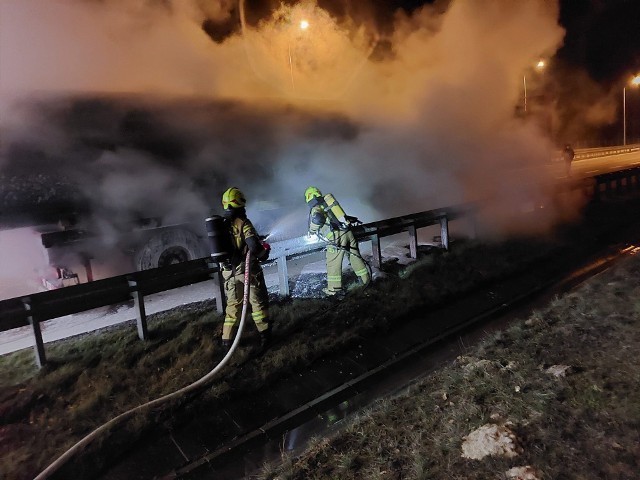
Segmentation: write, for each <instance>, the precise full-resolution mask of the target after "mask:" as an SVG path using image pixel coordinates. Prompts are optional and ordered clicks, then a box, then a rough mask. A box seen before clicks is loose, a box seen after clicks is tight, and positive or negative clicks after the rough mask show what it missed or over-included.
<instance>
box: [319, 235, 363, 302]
mask: <svg viewBox="0 0 640 480" xmlns="http://www.w3.org/2000/svg"><path fill="white" fill-rule="evenodd" d="M327 239H328V240H329V241H330V242H331V243H329V245H328V246H327V287H328V290H329V292H336V291H339V290H341V289H342V260H343V259H344V256H345V255H347V259H348V260H349V264H350V265H351V268H353V271H354V272H355V274H356V275H357V276H358V277H359V278H360V280H361V281H362V283H363V284H365V285H366V284H368V283H369V280H370V277H369V270H368V269H367V265H366V264H365V263H364V260H362V257H361V255H360V250H359V249H358V242H357V241H356V238H355V237H354V236H353V232H351V231H350V230H334V231H331V232H330V233H329V234H328V235H327ZM332 244H334V245H332Z"/></svg>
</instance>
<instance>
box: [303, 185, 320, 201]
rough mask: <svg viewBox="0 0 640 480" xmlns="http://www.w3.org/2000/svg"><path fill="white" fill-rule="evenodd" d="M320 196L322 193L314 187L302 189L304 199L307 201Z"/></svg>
mask: <svg viewBox="0 0 640 480" xmlns="http://www.w3.org/2000/svg"><path fill="white" fill-rule="evenodd" d="M318 197H322V193H320V190H318V189H317V188H316V187H309V188H307V189H306V190H305V191H304V201H305V202H307V203H309V201H310V200H312V199H314V198H318Z"/></svg>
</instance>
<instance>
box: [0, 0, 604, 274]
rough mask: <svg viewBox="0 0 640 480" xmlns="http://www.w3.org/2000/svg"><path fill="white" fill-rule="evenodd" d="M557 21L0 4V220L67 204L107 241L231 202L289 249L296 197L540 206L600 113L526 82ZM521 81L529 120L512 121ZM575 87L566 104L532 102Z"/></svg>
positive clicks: (152, 0)
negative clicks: (278, 226)
mask: <svg viewBox="0 0 640 480" xmlns="http://www.w3.org/2000/svg"><path fill="white" fill-rule="evenodd" d="M558 16H559V6H558V5H557V4H556V2H553V1H545V2H541V1H535V0H531V1H519V2H513V1H511V0H501V1H498V0H479V1H454V2H435V3H433V4H428V5H426V6H423V7H420V8H417V9H415V10H413V11H410V12H407V11H403V10H397V11H394V10H393V8H391V7H390V6H389V5H388V4H387V5H386V6H385V2H374V1H373V0H370V1H368V2H366V1H363V0H334V1H318V2H316V1H314V0H309V1H302V2H284V3H282V2H280V1H276V0H273V1H272V2H270V1H267V0H264V1H251V2H247V3H246V5H245V4H243V3H238V2H236V1H232V0H173V1H172V0H28V1H24V0H3V1H2V3H0V27H1V28H0V112H1V117H0V134H1V137H0V138H1V144H0V179H1V180H2V189H1V190H0V202H2V203H1V205H2V207H1V209H2V212H0V216H1V215H13V216H15V215H21V214H23V213H24V214H27V213H28V210H29V209H30V208H31V206H33V205H37V206H39V207H44V206H51V205H55V204H56V202H61V203H64V202H70V203H74V204H75V205H78V206H79V207H81V209H82V210H85V211H86V212H87V213H89V214H90V215H88V216H87V217H85V219H84V220H83V222H85V223H86V224H87V225H86V226H88V227H91V228H92V229H93V230H97V231H99V232H101V233H102V234H103V235H104V236H105V238H106V239H107V241H109V237H110V235H111V234H112V233H113V232H115V231H117V230H118V229H119V228H122V225H127V224H128V222H129V221H130V220H135V219H138V218H144V217H161V218H162V219H163V222H164V223H174V222H183V221H201V220H202V218H204V217H205V216H206V215H208V214H209V213H210V212H211V210H216V209H217V210H219V208H220V196H221V194H222V192H223V191H224V190H225V189H226V188H227V187H229V186H237V187H239V188H241V189H242V190H243V191H244V192H245V194H246V195H247V197H248V200H249V213H250V214H251V215H252V216H253V217H254V218H256V220H257V221H258V222H259V221H260V218H259V217H260V215H261V213H260V212H261V211H267V210H271V209H273V208H282V207H286V208H287V209H296V210H295V213H294V214H293V215H290V216H289V217H287V218H289V219H293V220H291V222H290V224H291V226H292V228H291V233H296V234H297V233H300V232H302V231H305V230H306V207H305V205H304V203H303V192H304V190H305V188H306V187H307V186H309V185H315V186H317V187H319V188H320V189H321V190H322V191H323V192H332V193H334V194H335V195H336V196H337V198H338V199H339V200H340V202H341V203H342V204H343V206H344V207H345V208H346V209H347V211H348V213H349V214H353V215H356V216H359V217H360V218H361V219H362V220H364V221H373V220H377V219H380V218H384V217H388V216H391V215H398V214H403V213H412V212H416V211H421V210H426V209H429V208H435V207H439V206H447V205H452V204H456V203H461V202H466V201H471V200H476V199H479V198H482V199H484V198H493V199H497V200H498V203H499V204H502V205H509V206H511V205H514V204H518V203H522V202H526V201H527V200H529V199H530V198H538V197H540V196H544V195H546V191H547V189H548V185H549V183H550V179H549V178H547V177H548V175H549V174H548V173H547V172H548V171H547V170H545V169H543V168H538V167H541V166H544V165H545V164H547V163H548V162H550V161H551V159H552V158H553V157H554V155H555V151H556V149H557V148H558V142H559V141H562V142H563V143H564V141H565V140H567V139H568V138H570V137H573V138H577V136H578V135H580V134H582V133H583V132H585V131H588V130H589V128H591V127H593V126H597V125H601V124H602V123H606V122H608V121H611V117H612V116H613V115H614V113H615V108H614V106H613V105H615V104H614V103H613V99H612V98H611V95H610V93H608V92H605V91H601V90H600V89H599V87H597V86H596V85H595V84H594V83H593V82H592V81H591V80H589V78H588V76H587V75H586V74H584V73H581V72H575V71H574V70H572V71H566V72H565V75H564V77H563V78H562V79H559V78H544V77H543V76H541V75H537V74H536V73H535V72H534V71H533V70H532V65H534V64H535V62H536V61H537V60H538V59H539V58H540V57H546V58H549V57H551V56H552V55H553V54H554V53H555V52H556V51H557V49H558V48H559V47H560V46H561V45H562V42H563V36H564V30H563V28H561V27H560V26H559V24H558ZM303 19H304V20H307V21H308V22H309V27H308V28H307V29H304V30H303V29H302V28H300V21H301V20H303ZM557 71H558V72H561V68H559V69H557ZM527 74H528V75H529V83H530V89H531V98H532V100H531V105H532V107H531V108H534V107H533V106H534V105H535V98H536V95H538V99H539V102H538V103H539V108H540V109H543V110H544V111H543V115H541V118H543V121H525V120H524V119H523V118H521V116H519V115H518V114H517V113H518V108H519V106H520V105H521V104H522V95H523V91H522V82H523V75H527ZM577 79H580V81H581V87H580V89H577V90H576V92H575V95H574V96H573V98H575V99H576V102H575V103H573V104H569V103H565V104H563V105H558V102H554V101H552V100H549V99H548V98H546V97H545V95H544V94H541V93H540V92H541V91H542V88H543V87H545V88H549V89H551V91H554V90H555V91H560V89H562V88H569V87H570V86H572V85H573V83H574V82H576V81H577ZM536 92H537V93H536ZM581 92H588V95H589V98H590V101H589V102H584V103H581V105H586V106H584V107H579V106H577V105H578V103H579V100H580V99H581V98H582V96H583V95H587V93H581ZM561 107H562V108H561ZM577 119H580V121H578V120H577ZM560 138H561V140H560ZM523 169H524V170H525V171H526V172H527V174H526V182H524V181H523V180H522V179H523V175H521V174H518V173H513V171H514V170H515V171H523ZM25 178H26V180H25ZM557 213H558V214H562V212H553V211H549V217H548V218H547V219H546V221H545V222H542V223H541V224H540V225H538V227H540V228H546V227H547V226H548V225H550V224H552V223H553V222H554V220H555V218H556V217H555V216H556V214H557ZM495 218H498V219H499V220H496V221H495V224H494V225H491V228H493V229H494V230H495V232H498V233H502V232H509V230H510V225H509V223H508V221H502V217H501V216H500V215H497V216H496V217H495ZM296 219H297V221H295V220H296ZM495 232H494V233H495ZM2 254H3V255H5V254H6V252H3V253H2ZM9 261H10V260H9V258H8V257H7V258H5V257H4V256H3V258H2V262H3V265H4V264H6V263H7V262H9Z"/></svg>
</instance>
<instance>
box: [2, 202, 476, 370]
mask: <svg viewBox="0 0 640 480" xmlns="http://www.w3.org/2000/svg"><path fill="white" fill-rule="evenodd" d="M472 211H473V207H472V206H471V205H461V206H456V207H449V208H440V209H436V210H430V211H426V212H421V213H415V214H411V215H406V216H401V217H395V218H389V219H385V220H380V221H377V222H371V223H366V224H364V225H359V226H356V227H354V228H353V232H354V235H355V237H356V239H357V240H358V241H359V242H363V241H371V242H372V251H373V264H374V266H376V267H377V268H380V266H381V263H382V255H381V248H380V239H381V238H383V237H386V236H389V235H395V234H398V233H401V232H408V233H409V244H410V252H411V253H410V254H411V257H412V258H416V257H417V246H418V237H417V230H418V229H419V228H422V227H427V226H431V225H437V224H439V225H440V232H441V245H442V247H443V248H445V249H448V248H449V230H448V225H449V221H451V220H455V219H457V218H460V217H462V216H465V215H468V214H470V213H471V212H472ZM325 246H326V245H325V243H323V242H316V243H312V244H305V243H304V242H301V243H300V244H299V246H297V247H295V248H289V249H283V250H282V251H281V252H279V253H278V254H277V256H276V257H275V258H273V259H272V260H269V261H268V262H265V265H267V266H268V265H273V264H276V265H277V267H278V279H279V289H280V294H281V295H283V296H289V294H290V291H289V275H288V268H287V262H288V261H289V260H290V259H292V258H296V257H301V256H304V255H308V254H311V253H314V252H319V251H322V250H324V248H325ZM212 279H213V281H214V288H213V292H212V296H213V297H214V298H215V303H216V308H217V310H218V311H219V312H222V311H223V310H224V303H225V297H224V291H223V288H224V287H223V281H222V276H221V272H220V268H219V266H218V264H217V263H215V262H213V261H211V260H210V259H209V258H201V259H197V260H192V261H189V262H184V263H179V264H175V265H170V266H167V267H163V268H156V269H151V270H144V271H141V272H133V273H130V274H126V275H120V276H117V277H111V278H106V279H103V280H96V281H93V282H89V283H84V284H80V285H73V286H69V287H65V288H62V289H58V290H52V291H48V292H41V293H35V294H33V295H29V296H24V297H17V298H11V299H8V300H2V301H0V332H3V331H7V330H11V329H14V328H19V327H24V326H29V325H30V326H31V328H32V331H33V335H34V341H35V343H34V350H35V356H36V363H37V364H38V366H42V365H44V364H45V363H46V355H45V351H44V343H43V340H42V332H41V330H40V322H43V321H46V320H50V319H53V318H59V317H62V316H65V315H71V314H75V313H80V312H84V311H87V310H91V309H93V308H99V307H103V306H108V305H113V304H117V303H123V302H128V301H131V300H133V301H134V307H135V310H136V316H137V329H138V336H139V338H140V339H142V340H144V339H146V338H148V332H147V320H146V312H145V304H144V298H145V296H147V295H151V294H153V293H158V292H162V291H165V290H170V289H173V288H178V287H182V286H186V285H190V284H193V283H199V282H202V281H206V280H212Z"/></svg>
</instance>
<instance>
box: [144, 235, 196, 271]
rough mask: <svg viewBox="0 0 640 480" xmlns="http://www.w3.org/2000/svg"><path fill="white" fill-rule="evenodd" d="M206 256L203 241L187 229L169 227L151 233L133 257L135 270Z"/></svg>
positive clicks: (164, 265)
mask: <svg viewBox="0 0 640 480" xmlns="http://www.w3.org/2000/svg"><path fill="white" fill-rule="evenodd" d="M205 256H206V251H205V249H204V246H203V242H202V241H201V240H200V239H199V238H198V237H197V236H196V235H195V234H194V233H193V232H190V231H189V230H181V229H171V230H165V231H162V232H158V233H155V234H153V235H152V236H151V237H149V239H148V240H147V243H145V244H144V245H143V246H142V247H140V248H139V249H138V250H137V251H136V253H135V257H134V262H135V267H136V269H137V270H148V269H150V268H158V267H166V266H167V265H173V264H174V263H181V262H187V261H189V260H194V259H196V258H202V257H205Z"/></svg>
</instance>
